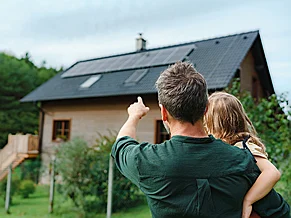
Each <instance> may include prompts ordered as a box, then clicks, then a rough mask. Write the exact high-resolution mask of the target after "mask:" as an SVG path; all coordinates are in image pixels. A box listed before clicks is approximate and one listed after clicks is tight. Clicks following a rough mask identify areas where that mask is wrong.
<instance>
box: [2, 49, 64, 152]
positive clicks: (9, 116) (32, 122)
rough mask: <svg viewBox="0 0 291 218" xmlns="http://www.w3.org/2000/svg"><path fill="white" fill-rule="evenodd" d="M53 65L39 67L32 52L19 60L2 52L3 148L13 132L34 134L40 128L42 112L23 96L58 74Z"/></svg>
mask: <svg viewBox="0 0 291 218" xmlns="http://www.w3.org/2000/svg"><path fill="white" fill-rule="evenodd" d="M57 72H58V71H57V70H55V69H52V68H49V69H47V68H45V67H44V66H43V67H40V68H38V67H37V66H35V65H34V64H33V62H32V61H31V60H30V55H29V54H28V53H26V55H25V57H24V58H22V59H18V58H16V57H13V56H10V55H7V54H5V53H0V123H2V124H3V123H5V125H1V126H0V148H2V147H4V146H5V145H6V143H7V136H8V134H9V133H12V134H15V133H34V132H35V131H36V130H37V129H38V116H39V112H38V109H37V107H36V106H35V105H34V104H33V103H20V101H19V100H20V99H21V98H23V97H24V96H25V95H27V94H28V93H29V92H31V91H32V90H34V89H35V88H36V87H38V86H39V85H41V84H42V83H44V82H45V81H46V80H48V79H49V78H51V77H52V76H54V75H55V74H56V73H57Z"/></svg>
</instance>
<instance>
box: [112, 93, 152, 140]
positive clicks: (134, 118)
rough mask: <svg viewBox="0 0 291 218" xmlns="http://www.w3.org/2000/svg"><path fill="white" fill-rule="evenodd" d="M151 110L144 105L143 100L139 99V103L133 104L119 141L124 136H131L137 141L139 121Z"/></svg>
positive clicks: (118, 136)
mask: <svg viewBox="0 0 291 218" xmlns="http://www.w3.org/2000/svg"><path fill="white" fill-rule="evenodd" d="M149 110H150V109H149V107H146V106H145V105H144V103H143V101H142V98H141V97H138V98H137V102H135V103H133V104H131V105H130V106H129V107H128V109H127V112H128V119H127V121H126V122H125V123H124V124H123V126H122V127H121V129H120V130H119V133H118V135H117V139H119V138H121V137H123V136H129V137H131V138H134V139H135V138H136V127H137V124H138V122H139V120H140V119H141V118H142V117H143V116H145V115H146V114H147V113H148V111H149Z"/></svg>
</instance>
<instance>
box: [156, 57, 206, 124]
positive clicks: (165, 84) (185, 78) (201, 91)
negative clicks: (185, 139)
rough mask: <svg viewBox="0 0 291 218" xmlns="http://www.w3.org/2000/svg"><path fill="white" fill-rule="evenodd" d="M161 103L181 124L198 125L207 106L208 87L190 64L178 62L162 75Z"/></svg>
mask: <svg viewBox="0 0 291 218" xmlns="http://www.w3.org/2000/svg"><path fill="white" fill-rule="evenodd" d="M156 88H157V90H158V99H159V103H160V104H162V105H163V106H164V107H165V108H166V109H167V111H168V112H169V113H170V115H171V116H172V117H173V118H174V119H176V120H179V121H181V122H190V123H192V124H194V123H196V122H197V121H198V120H199V119H202V118H203V115H204V112H205V108H206V105H207V101H208V100H207V85H206V81H205V79H204V78H203V76H202V75H201V74H200V73H198V72H197V71H196V70H195V68H194V67H193V65H192V64H191V63H189V62H177V63H176V64H174V65H172V66H170V67H169V68H168V69H166V70H165V71H164V72H162V73H161V75H160V76H159V78H158V80H157V82H156Z"/></svg>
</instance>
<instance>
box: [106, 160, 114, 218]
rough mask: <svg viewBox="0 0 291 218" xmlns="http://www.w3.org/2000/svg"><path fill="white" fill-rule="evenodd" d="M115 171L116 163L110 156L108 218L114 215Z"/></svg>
mask: <svg viewBox="0 0 291 218" xmlns="http://www.w3.org/2000/svg"><path fill="white" fill-rule="evenodd" d="M113 169H114V161H113V158H112V157H111V155H110V156H109V170H108V193H107V215H106V218H111V213H112V193H113Z"/></svg>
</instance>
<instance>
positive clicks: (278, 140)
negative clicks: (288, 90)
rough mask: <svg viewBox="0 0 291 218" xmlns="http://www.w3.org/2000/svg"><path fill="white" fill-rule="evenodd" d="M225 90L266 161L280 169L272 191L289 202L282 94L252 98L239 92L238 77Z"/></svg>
mask: <svg viewBox="0 0 291 218" xmlns="http://www.w3.org/2000/svg"><path fill="white" fill-rule="evenodd" d="M226 91H227V92H229V93H231V94H233V95H235V96H236V97H238V98H239V100H240V101H241V102H242V104H243V106H244V108H245V111H246V113H247V114H248V116H249V118H250V119H251V121H252V122H253V125H254V127H255V128H256V130H257V132H258V135H259V137H260V138H261V139H262V141H263V142H264V144H265V146H266V149H267V152H268V154H269V158H270V160H271V161H272V163H273V164H275V165H276V166H277V167H278V168H279V169H280V170H281V171H282V176H281V180H280V181H279V183H278V184H277V188H276V190H278V191H279V192H280V193H282V194H283V196H284V198H285V199H286V200H287V201H288V202H289V203H291V191H290V190H291V189H290V185H291V121H290V117H291V107H290V104H289V102H288V100H287V99H286V96H285V95H284V94H281V95H275V94H273V95H271V96H270V97H269V98H262V99H258V100H256V99H253V98H252V96H251V95H250V93H248V92H240V82H239V80H234V82H233V84H232V86H231V88H228V89H226Z"/></svg>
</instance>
